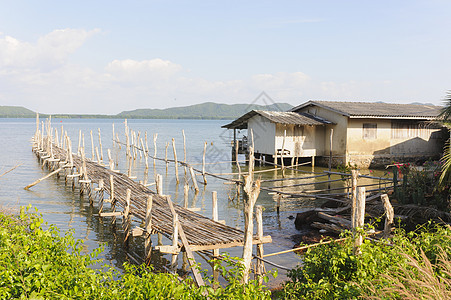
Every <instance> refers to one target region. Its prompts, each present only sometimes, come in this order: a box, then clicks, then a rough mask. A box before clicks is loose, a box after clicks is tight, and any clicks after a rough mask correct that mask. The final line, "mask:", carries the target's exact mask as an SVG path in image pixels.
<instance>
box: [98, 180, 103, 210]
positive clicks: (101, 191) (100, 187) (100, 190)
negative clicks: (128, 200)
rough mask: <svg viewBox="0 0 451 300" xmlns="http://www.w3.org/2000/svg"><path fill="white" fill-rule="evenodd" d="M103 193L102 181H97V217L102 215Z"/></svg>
mask: <svg viewBox="0 0 451 300" xmlns="http://www.w3.org/2000/svg"><path fill="white" fill-rule="evenodd" d="M103 193H104V183H103V179H100V180H99V190H98V193H97V195H98V198H99V200H98V201H99V215H100V214H101V213H102V211H103V200H104V199H103Z"/></svg>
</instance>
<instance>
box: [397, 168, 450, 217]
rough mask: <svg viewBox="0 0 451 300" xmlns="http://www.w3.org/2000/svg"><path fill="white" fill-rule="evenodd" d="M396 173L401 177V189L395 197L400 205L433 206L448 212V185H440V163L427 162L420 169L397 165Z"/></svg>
mask: <svg viewBox="0 0 451 300" xmlns="http://www.w3.org/2000/svg"><path fill="white" fill-rule="evenodd" d="M397 166H398V172H399V173H400V174H402V175H403V181H402V187H401V189H400V190H399V191H398V193H397V195H396V197H397V199H398V201H400V202H401V203H402V204H417V205H423V206H433V207H435V208H437V209H439V210H443V211H449V209H450V207H449V205H450V199H449V192H450V186H449V185H441V187H440V188H439V186H440V185H439V182H440V177H441V174H442V173H441V168H442V167H441V163H440V162H435V161H427V162H425V163H424V164H423V166H422V168H420V169H419V168H416V167H412V166H411V165H410V164H398V165H397Z"/></svg>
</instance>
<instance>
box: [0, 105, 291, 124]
mask: <svg viewBox="0 0 451 300" xmlns="http://www.w3.org/2000/svg"><path fill="white" fill-rule="evenodd" d="M292 107H293V106H292V105H290V104H288V103H275V104H272V105H256V104H218V103H213V102H206V103H202V104H195V105H190V106H184V107H171V108H166V109H135V110H131V111H123V112H121V113H119V114H117V115H99V114H95V115H94V114H92V115H89V114H53V115H52V117H53V118H61V119H113V118H114V119H116V118H117V119H124V118H128V119H221V120H230V119H235V118H237V117H239V116H241V115H243V114H245V113H247V112H249V111H251V110H253V109H259V110H276V111H287V110H289V109H291V108H292ZM35 116H36V113H35V112H33V111H31V110H29V109H27V108H24V107H21V106H0V118H34V117H35ZM40 116H41V117H42V118H46V117H48V115H47V114H41V113H40Z"/></svg>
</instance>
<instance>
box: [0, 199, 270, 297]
mask: <svg viewBox="0 0 451 300" xmlns="http://www.w3.org/2000/svg"><path fill="white" fill-rule="evenodd" d="M30 207H31V206H29V207H27V209H24V208H22V209H21V212H20V215H19V216H10V215H4V214H0V299H11V298H18V299H29V298H32V299H208V298H209V299H213V298H217V299H269V291H268V290H267V289H266V288H265V287H262V286H259V285H258V284H257V283H256V282H255V281H250V282H249V283H248V284H246V285H243V284H241V283H240V280H241V276H242V275H241V274H242V269H241V268H242V267H241V264H239V263H237V262H236V261H235V260H234V259H232V258H227V259H226V263H225V265H222V264H221V265H217V267H216V268H217V269H218V270H220V271H221V273H222V275H223V276H224V278H226V279H227V281H228V284H226V285H225V286H222V287H221V286H219V287H218V288H217V289H213V288H212V287H210V286H206V287H202V288H197V287H196V286H195V285H194V283H193V282H192V280H190V279H187V280H183V281H180V280H179V279H178V277H177V276H176V275H173V274H166V273H155V272H152V269H151V268H149V267H146V266H133V265H129V264H125V265H124V272H122V273H120V272H119V271H117V270H115V269H113V268H111V267H107V266H105V267H103V268H102V269H100V270H94V269H93V268H92V265H93V264H94V263H99V262H100V261H99V260H96V257H97V256H98V254H99V253H100V252H101V251H102V249H100V248H99V249H97V250H95V251H94V252H93V253H91V254H82V249H83V247H82V246H83V245H82V242H81V241H80V240H75V239H74V238H73V237H72V234H71V233H66V234H64V235H63V236H61V234H60V232H59V231H58V229H57V228H56V227H55V226H53V225H50V226H48V228H47V229H44V228H43V225H44V223H43V219H42V217H41V216H40V215H39V214H38V213H37V211H36V212H35V213H30V212H29V209H30ZM208 281H209V282H211V283H212V284H217V283H215V282H214V281H213V279H208Z"/></svg>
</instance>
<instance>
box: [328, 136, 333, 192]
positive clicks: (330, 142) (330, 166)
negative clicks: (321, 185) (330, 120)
mask: <svg viewBox="0 0 451 300" xmlns="http://www.w3.org/2000/svg"><path fill="white" fill-rule="evenodd" d="M333 137H334V129H333V128H331V129H330V138H329V144H330V151H329V172H330V171H332V140H333ZM327 178H328V180H329V181H330V173H328V174H327ZM328 188H329V190H330V182H329V183H328Z"/></svg>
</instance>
